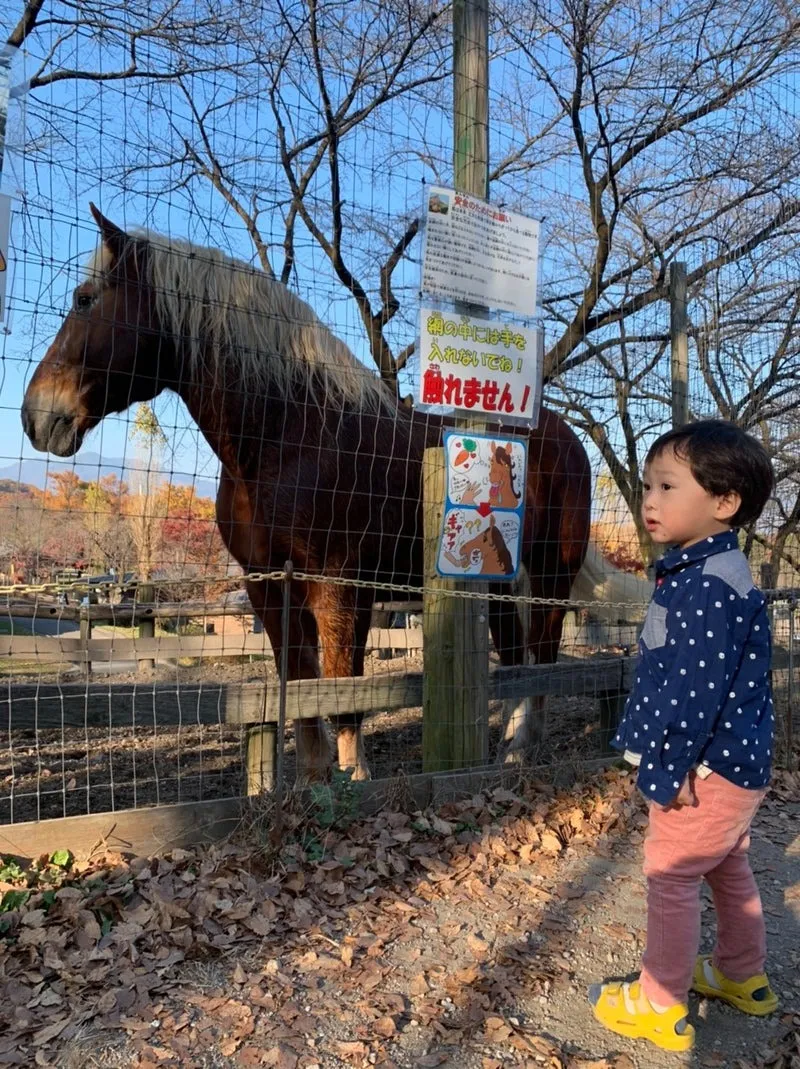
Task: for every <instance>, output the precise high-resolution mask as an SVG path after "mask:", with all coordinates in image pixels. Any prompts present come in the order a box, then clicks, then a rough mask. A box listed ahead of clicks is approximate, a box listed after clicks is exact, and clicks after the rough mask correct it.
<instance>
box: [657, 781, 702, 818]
mask: <svg viewBox="0 0 800 1069" xmlns="http://www.w3.org/2000/svg"><path fill="white" fill-rule="evenodd" d="M692 778H693V773H691V772H690V773H689V775H688V776H687V777H686V779H685V780H684V781H683V783H682V784H681V789H680V790H679V791H678V793H677V795H676V796H675V798H673V800H672V801H671V802H670V803H669V805H663V806H662V807H661V808H662V809H664V810H668V809H673V808H674V809H680V808H681V806H684V805H691V806H695V805H697V796H696V795H695V793H694V784H693V782H692Z"/></svg>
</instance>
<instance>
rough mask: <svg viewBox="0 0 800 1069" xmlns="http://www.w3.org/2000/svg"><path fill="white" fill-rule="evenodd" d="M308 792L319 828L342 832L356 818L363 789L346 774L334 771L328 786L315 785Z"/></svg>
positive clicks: (339, 770) (326, 784)
mask: <svg viewBox="0 0 800 1069" xmlns="http://www.w3.org/2000/svg"><path fill="white" fill-rule="evenodd" d="M309 790H310V793H311V803H312V806H313V809H314V812H313V816H314V819H315V820H316V821H317V823H318V824H319V825H320V826H321V827H323V828H338V829H340V830H342V829H343V828H346V827H348V825H350V824H352V823H353V821H354V820H355V819H356V817H357V816H358V812H359V809H360V806H361V796H362V794H363V792H364V788H363V784H361V783H357V782H354V781H353V780H352V779H351V778H350V775H349V773H348V772H343V771H342V770H341V769H338V768H337V769H334V770H333V775H332V778H331V782H330V783H329V784H328V783H315V784H313V785H312V786H311V787H310V788H309Z"/></svg>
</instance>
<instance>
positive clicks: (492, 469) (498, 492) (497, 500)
mask: <svg viewBox="0 0 800 1069" xmlns="http://www.w3.org/2000/svg"><path fill="white" fill-rule="evenodd" d="M511 450H512V446H511V442H509V443H508V444H507V445H506V446H505V447H504V446H502V445H495V443H494V442H492V449H491V460H490V461H489V504H490V505H491V506H492V508H496V509H515V508H516V507H517V505H519V501H520V497H521V494H520V493H518V492H517V491H516V490H515V489H514V478H515V476H516V472H515V471H514V467H515V466H514V464H513V463H512V461H511Z"/></svg>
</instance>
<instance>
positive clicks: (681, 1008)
mask: <svg viewBox="0 0 800 1069" xmlns="http://www.w3.org/2000/svg"><path fill="white" fill-rule="evenodd" d="M641 994H642V989H641V987H640V986H639V983H638V981H637V982H636V983H632V984H592V986H591V987H590V988H589V1001H590V1002H591V1004H592V1009H593V1010H594V1015H595V1017H596V1018H597V1020H598V1021H599V1022H600V1024H602V1025H604V1026H605V1027H606V1028H608V1029H610V1030H611V1031H612V1032H616V1033H617V1034H618V1035H620V1036H628V1037H629V1038H630V1039H649V1040H650V1042H651V1043H655V1045H656V1046H657V1047H661V1049H662V1050H675V1051H685V1050H691V1049H692V1047H693V1046H694V1028H693V1027H692V1026H691V1025H690V1024H689V1022H688V1020H687V1018H688V1015H689V1007H688V1006H685V1005H683V1004H680V1003H679V1004H678V1005H676V1006H670V1008H669V1009H668V1010H665V1011H664V1013H656V1011H655V1010H654V1009H648V1010H641V1009H639V1007H638V1005H637V1004H638V1002H639V999H640V998H641ZM648 1006H649V1003H648Z"/></svg>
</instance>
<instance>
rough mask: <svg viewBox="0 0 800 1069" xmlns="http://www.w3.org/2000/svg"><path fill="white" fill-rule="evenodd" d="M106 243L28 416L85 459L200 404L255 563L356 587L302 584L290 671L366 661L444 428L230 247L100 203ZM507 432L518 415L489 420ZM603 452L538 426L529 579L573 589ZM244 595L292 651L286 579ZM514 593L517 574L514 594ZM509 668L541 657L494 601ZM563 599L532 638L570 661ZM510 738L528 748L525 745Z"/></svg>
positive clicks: (360, 770) (301, 747) (539, 621)
mask: <svg viewBox="0 0 800 1069" xmlns="http://www.w3.org/2000/svg"><path fill="white" fill-rule="evenodd" d="M92 214H93V215H94V218H95V220H96V222H97V225H98V226H99V228H100V234H101V238H102V244H101V246H100V248H99V250H98V253H97V255H96V256H95V258H94V260H93V261H92V263H91V265H90V267H89V270H88V273H87V278H86V280H85V281H84V282H83V283H82V284H81V285H79V286H78V287H77V289H76V290H75V293H74V298H73V304H72V308H71V310H70V312H69V313H68V315H67V317H66V319H65V320H64V322H63V323H62V325H61V327H60V329H59V331H58V334H57V335H56V337H55V339H54V341H53V343H52V344H51V346H50V348H49V349H48V351H47V353H46V354H45V356H44V358H43V359H42V361H41V363H40V364H39V366H38V367H37V368H36V371H35V373H34V375H33V377H32V378H31V381H30V384H29V386H28V389H27V391H26V394H25V399H24V402H23V406H22V422H23V426H24V428H25V431H26V433H27V434H28V437H29V438H30V440H31V442H32V443H33V445H34V446H35V447H36V448H37V449H41V450H48V451H49V452H51V453H55V454H56V455H57V456H62V457H63V456H71V455H72V454H74V453H75V452H77V450H78V449H79V448H80V446H81V443H82V442H83V439H84V436H85V435H86V433H87V432H88V431H89V430H91V429H92V428H93V427H95V426H96V425H97V424H98V423H99V422H100V421H101V420H102V419H103V417H104V416H105V415H107V414H108V413H109V412H122V411H124V410H125V409H126V408H128V407H129V406H130V405H132V404H134V403H135V402H137V401H149V400H151V399H152V398H154V397H155V396H156V395H157V394H159V393H160V392H161V391H162V390H164V389H167V390H173V391H174V392H176V393H177V394H179V396H180V397H181V398H182V399H183V401H184V403H185V404H186V406H187V408H188V410H189V412H190V413H191V415H192V417H193V419H194V420H195V422H196V423H197V425H198V427H199V428H200V430H201V431H202V433H203V435H204V436H205V438H206V440H207V442H208V443H209V445H210V446H211V448H212V449H213V450H214V452H215V453H216V455H217V456H218V457H219V459H220V461H221V464H222V473H221V478H220V485H219V493H218V496H217V522H218V524H219V528H220V532H221V534H222V537H223V539H224V540H225V543H226V544H227V546H228V548H229V550H230V552H231V554H232V555H233V556H234V558H235V559H236V560H237V561H238V562H239V564H240V565H241V566H242V568H243V569H244V571H245V573H248V572H251V573H252V572H256V571H263V570H273V569H279V568H282V567H283V564H284V562H285V561H287V560H292V561H293V562H294V565H295V568H296V569H297V570H299V571H302V572H306V573H312V574H318V575H320V576H326V577H329V578H335V579H339V580H341V579H351V580H359V584H358V585H346V584H342V583H337V584H334V583H330V582H299V581H298V582H296V583H293V584H292V603H291V609H290V619H289V623H288V636H289V651H288V665H289V668H288V677H289V678H290V679H305V678H314V677H317V676H319V675H320V674H321V672H320V651H321V661H322V665H321V668H322V672H323V673H324V675H325V676H326V677H331V676H352V675H362V674H363V669H364V649H365V644H366V640H367V633H368V631H369V627H370V616H371V609H372V604H373V601H374V597H375V591H374V588H373V587H371V586H370V585H369V584H371V583H376V582H381V583H391V582H395V583H411V584H414V585H420V584H421V582H422V573H423V567H422V537H421V532H422V514H421V501H420V498H421V465H422V455H423V451H424V449H425V448H426V446H429V445H435V444H439V443H440V442H441V433H442V429H443V426H444V424H443V422H442V421H441V420H438V419H433V418H430V417H428V416H425V415H421V414H419V413H418V412H414V411H412V410H410V409H408V408H407V407H405V406H403V405H402V404H399V403H398V402H397V400H396V398H395V395H394V393H393V391H392V390H390V389H389V388H387V386H386V385H385V384H383V383H382V382H381V381H380V379H378V378H377V377H376V376H374V375H372V374H370V373H368V372H367V370H366V369H365V368H364V367H363V366H362V365H361V364H360V363H359V361H357V360H356V358H355V357H354V356H353V355H352V353H351V352H350V350H349V349H348V348H347V347H346V346H345V345H344V344H343V343H342V342H341V341H339V340H338V339H337V338H336V337H335V336H334V335H333V334H332V333H331V332H330V331H329V330H328V329H327V328H326V327H325V326H323V324H322V323H321V322H320V321H319V320H318V319H317V317H316V316H315V315H314V313H313V311H312V310H311V308H310V307H309V306H308V305H307V304H305V303H304V302H303V301H301V300H300V299H299V298H297V297H296V296H294V294H292V293H291V292H290V291H289V290H288V289H287V288H286V287H285V286H283V285H281V284H279V283H277V282H275V281H274V280H273V279H271V278H269V277H268V276H267V275H265V274H264V273H262V272H260V271H257V270H255V269H253V268H252V267H250V266H249V265H246V264H244V263H241V262H238V261H234V260H231V259H229V258H228V257H226V256H224V254H223V253H221V252H219V251H217V250H213V249H203V248H199V247H195V246H192V245H189V244H188V243H185V242H178V241H171V240H170V239H167V238H162V237H159V236H157V235H147V234H146V233H136V234H133V235H129V234H127V233H125V232H124V231H123V230H120V229H119V227H117V226H115V225H114V223H112V222H110V221H109V220H108V219H106V218H105V217H104V216H102V215H101V214H100V213H99V212H98V211H97V210H96V209H95V208H94V206H93V205H92ZM491 431H492V433H496V434H497V436H498V438H500V437H501V436H504V435H505V434H506V433H508V432H509V428H508V427H506V428H503V427H501V426H497V427H496V428H495V427H492V428H491ZM589 481H590V479H589V465H588V461H587V458H586V454H585V451H584V449H583V447H582V446H581V444H580V443H579V441H578V439H577V438H576V437H575V435H574V434H573V433H572V431H571V430H570V429H569V428H568V427H567V425H566V424H565V423H564V422H563V421H562V420H561V419H560V418H559V417H558V416H556V415H554V414H553V413H552V412H546V411H545V412H542V416H541V421H540V425H539V427H538V428H537V429H536V430H535V431H533V432H532V433H531V435H530V453H529V467H528V483H527V501H528V505H527V510H526V515H525V525H524V535H523V548H522V560H523V563H524V565H525V567H526V569H527V571H528V573H529V576H530V583H531V591H532V593H533V595H534V596H539V597H543V598H558V599H562V598H567V597H569V592H570V587H571V585H572V581H573V579H574V578H575V576H576V574H577V572H578V570H579V568H580V566H581V562H582V561H583V557H584V553H585V550H586V544H587V537H588V530H589ZM246 585H247V592H248V594H249V596H250V600H251V602H252V604H253V607H254V609H255V611H256V612H257V613H258V615H259V616H260V617H261V619H262V621H263V623H264V628H265V630H266V632H267V634H268V635H269V639H270V642H271V643H272V647H273V650H274V653H275V658H276V663H278V664H280V653H281V642H282V633H281V616H282V601H281V584H279V583H272V582H261V581H249V582H247V584H246ZM497 589H498V590H499V589H500V587H498V588H497ZM490 606H491V608H490V620H489V622H490V626H491V631H492V636H493V638H494V642H495V646H496V648H497V650H498V651H499V654H500V657H501V660H502V663H503V664H518V663H521V662H522V661H523V660H524V658H525V639H526V636H524V635H523V634H522V631H521V624H520V620H519V616H518V614H517V612H516V609H515V607H514V605H513V603H511V602H509V603H498V602H490ZM563 617H564V610H563V608H561V607H559V606H554V607H550V606H546V605H536V606H534V607H533V610H532V613H531V626H530V633H529V635H528V636H527V644H528V647H529V649H530V652H531V654H532V656H533V657H534V659H535V660H536V661H537V662H550V661H554V660H555V659H556V654H557V651H558V644H559V641H560V638H561V628H562V622H563ZM361 719H362V717H361V715H357V714H351V715H341V716H338V717H336V718H334V724H335V727H336V730H337V741H338V758H339V764H340V766H341V767H342V768H351V769H353V770H354V771H353V775H354V776H355V777H358V778H363V777H366V776H368V774H369V773H368V770H367V766H366V762H365V759H364V753H363V744H362V739H361ZM295 727H296V737H297V755H298V768H299V770H300V772H301V775H303V776H305V777H309V778H316V777H322V776H324V775H325V774H327V772H328V770H329V767H330V764H331V760H332V755H331V753H330V742H329V739H328V735H327V732H326V730H325V727H324V724H323V722H322V721H321V720H320V719H310V720H302V721H299V722H298V723H297V724H296V725H295ZM512 748H513V744H512Z"/></svg>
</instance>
